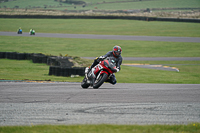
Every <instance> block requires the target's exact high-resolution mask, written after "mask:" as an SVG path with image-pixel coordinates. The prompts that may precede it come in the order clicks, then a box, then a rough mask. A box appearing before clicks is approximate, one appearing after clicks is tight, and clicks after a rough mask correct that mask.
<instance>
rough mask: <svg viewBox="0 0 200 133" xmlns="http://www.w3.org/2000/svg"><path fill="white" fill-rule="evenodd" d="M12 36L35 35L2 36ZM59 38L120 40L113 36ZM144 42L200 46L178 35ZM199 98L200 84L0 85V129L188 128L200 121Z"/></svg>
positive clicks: (37, 34) (0, 34) (7, 34)
mask: <svg viewBox="0 0 200 133" xmlns="http://www.w3.org/2000/svg"><path fill="white" fill-rule="evenodd" d="M12 35H13V36H30V35H28V33H24V34H22V35H17V34H16V33H15V32H0V36H12ZM56 35H58V36H60V37H62V36H63V37H68V38H88V37H87V36H90V37H91V36H92V37H93V38H92V39H119V36H112V35H111V36H107V35H106V36H104V35H72V34H64V35H63V34H56ZM36 36H40V37H55V34H45V33H36ZM36 36H31V37H36ZM123 37H125V38H129V39H134V38H135V39H138V37H130V36H122V38H123ZM125 38H124V39H125ZM156 38H157V39H156ZM166 39H167V40H166ZM173 39H175V40H173ZM142 40H146V41H147V40H148V41H174V42H176V41H181V42H182V41H183V42H200V38H184V39H183V38H173V37H170V38H168V37H161V38H160V37H142ZM199 96H200V84H134V83H129V84H128V83H118V84H116V85H111V84H108V83H105V84H103V86H102V87H100V88H99V89H91V88H89V89H82V88H81V86H80V83H66V82H52V83H51V82H44V83H38V82H0V125H2V126H4V125H36V124H102V123H105V124H188V123H194V122H200V97H199Z"/></svg>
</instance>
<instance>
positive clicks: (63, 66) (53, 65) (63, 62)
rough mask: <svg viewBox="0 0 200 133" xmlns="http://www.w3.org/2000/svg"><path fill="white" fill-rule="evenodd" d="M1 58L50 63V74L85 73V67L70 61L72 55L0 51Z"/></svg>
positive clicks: (69, 74)
mask: <svg viewBox="0 0 200 133" xmlns="http://www.w3.org/2000/svg"><path fill="white" fill-rule="evenodd" d="M0 58H7V59H15V60H32V61H33V63H45V64H47V65H50V67H49V75H55V76H65V77H68V76H71V75H79V76H84V75H85V67H73V66H74V64H73V63H72V62H70V61H69V59H72V58H71V57H57V56H46V55H44V54H41V53H17V52H0ZM72 67H73V68H72Z"/></svg>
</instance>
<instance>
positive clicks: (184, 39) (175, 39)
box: [0, 32, 200, 43]
mask: <svg viewBox="0 0 200 133" xmlns="http://www.w3.org/2000/svg"><path fill="white" fill-rule="evenodd" d="M0 36H25V37H30V35H29V34H28V33H27V32H23V34H17V33H16V32H0ZM31 37H55V38H84V39H86V38H87V39H110V40H142V41H164V42H197V43H199V42H200V37H164V36H125V35H89V34H57V33H37V32H36V35H35V36H31Z"/></svg>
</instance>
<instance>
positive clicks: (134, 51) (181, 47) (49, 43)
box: [0, 36, 200, 57]
mask: <svg viewBox="0 0 200 133" xmlns="http://www.w3.org/2000/svg"><path fill="white" fill-rule="evenodd" d="M114 45H120V46H121V47H122V56H123V57H200V52H199V51H200V43H189V42H187V43H184V42H156V41H155V42H154V41H130V40H127V41H126V40H100V39H69V38H48V37H47V38H45V37H44V38H43V37H16V36H0V47H1V49H0V51H2V52H3V51H6V52H20V53H23V52H26V53H44V54H52V55H56V56H58V55H59V54H62V55H65V54H68V55H71V56H79V57H97V56H100V55H104V54H106V53H107V51H111V50H112V48H113V46H114Z"/></svg>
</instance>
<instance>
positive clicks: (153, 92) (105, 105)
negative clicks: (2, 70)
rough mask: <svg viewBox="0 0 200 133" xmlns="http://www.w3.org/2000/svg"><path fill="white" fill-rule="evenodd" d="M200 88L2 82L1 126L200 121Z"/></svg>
mask: <svg viewBox="0 0 200 133" xmlns="http://www.w3.org/2000/svg"><path fill="white" fill-rule="evenodd" d="M199 96H200V84H132V83H131V84H125V83H119V84H116V85H114V86H113V85H111V84H108V83H106V84H103V86H102V87H101V88H99V89H92V88H89V89H82V88H81V86H80V83H66V82H64V83H62V82H55V83H26V82H0V125H32V124H33V125H35V124H101V123H108V124H188V123H192V122H200V104H199V102H200V98H199Z"/></svg>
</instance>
